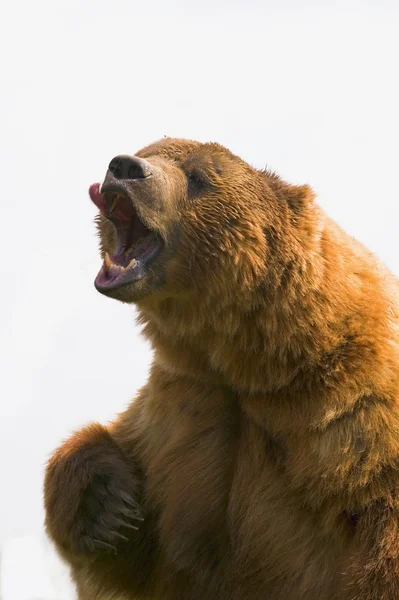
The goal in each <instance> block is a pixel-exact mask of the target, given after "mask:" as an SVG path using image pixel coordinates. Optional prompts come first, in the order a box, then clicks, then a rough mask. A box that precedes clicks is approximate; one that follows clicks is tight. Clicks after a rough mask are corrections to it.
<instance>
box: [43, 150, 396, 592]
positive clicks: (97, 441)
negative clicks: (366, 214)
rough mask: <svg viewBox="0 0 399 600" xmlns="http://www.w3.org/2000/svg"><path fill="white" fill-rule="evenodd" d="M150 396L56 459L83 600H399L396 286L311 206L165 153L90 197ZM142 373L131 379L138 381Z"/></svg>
mask: <svg viewBox="0 0 399 600" xmlns="http://www.w3.org/2000/svg"><path fill="white" fill-rule="evenodd" d="M89 194H90V197H91V200H92V201H93V202H94V204H95V205H96V207H97V209H98V215H97V217H96V223H97V228H98V233H99V239H100V251H101V256H102V259H103V264H102V267H101V269H100V271H99V273H98V275H97V277H96V279H95V287H96V289H97V290H98V291H99V292H100V293H101V294H103V295H105V296H107V297H108V298H111V299H116V300H119V301H121V302H124V303H130V304H134V305H135V307H136V311H137V318H138V322H139V323H140V325H141V327H142V332H143V335H144V336H145V337H146V338H147V339H148V340H149V341H150V343H151V345H152V348H153V362H152V365H151V368H150V373H149V377H148V381H147V383H146V385H145V386H144V387H143V388H142V389H140V390H139V392H138V394H137V396H136V397H135V398H134V400H133V401H132V402H131V404H130V405H129V406H128V407H127V409H126V410H125V411H124V412H123V413H122V414H120V415H119V416H117V417H116V418H115V419H114V420H113V421H112V422H111V423H110V424H108V425H107V426H103V425H101V424H99V423H91V424H89V425H87V426H85V427H83V428H82V429H80V430H78V431H77V432H75V433H74V434H73V435H72V436H71V437H70V438H69V439H68V440H66V441H65V442H64V443H63V444H62V445H61V446H60V448H58V449H57V450H56V451H55V452H54V453H53V454H52V455H51V457H50V459H49V461H48V464H47V467H46V473H45V481H44V503H45V525H46V530H47V532H48V535H49V536H50V538H51V539H52V540H53V542H54V544H55V546H56V548H57V550H58V552H59V554H60V556H61V557H62V558H63V559H64V560H65V561H66V562H67V564H68V565H69V566H70V568H71V574H72V578H73V580H74V582H75V584H76V588H77V591H78V596H79V598H80V599H81V600H82V599H84V600H105V599H107V600H110V599H115V600H117V599H118V600H133V599H135V600H141V599H142V600H144V599H152V600H179V599H182V600H263V599H265V600H397V599H398V598H399V285H398V280H397V279H396V278H395V276H394V275H393V274H392V273H391V272H390V271H389V270H388V269H387V268H386V267H385V266H384V265H383V264H381V263H380V261H379V259H378V258H377V257H376V256H374V255H373V254H372V253H371V252H370V251H368V250H367V249H366V248H365V247H364V246H363V245H362V244H361V243H360V242H358V241H356V240H355V239H354V238H353V237H351V236H349V235H348V234H346V233H345V232H344V231H343V230H342V229H341V228H340V227H339V226H338V225H337V224H336V223H335V222H334V221H333V220H332V219H331V218H329V217H328V216H327V215H326V214H325V213H324V211H323V210H322V208H321V207H320V206H319V205H318V203H317V201H316V196H315V193H314V192H313V190H312V188H311V187H310V186H309V185H292V184H289V183H286V182H285V181H283V180H282V178H280V177H279V176H278V175H277V174H276V173H274V172H272V171H269V170H267V169H266V170H259V169H256V168H255V167H253V166H251V165H250V164H248V163H247V162H245V161H244V160H242V159H241V158H239V157H238V156H236V155H235V154H233V153H232V152H230V151H229V150H227V149H226V148H224V147H223V146H221V145H219V144H217V143H200V142H195V141H191V140H185V139H173V138H163V139H161V140H160V141H158V142H155V143H153V144H151V145H149V146H147V147H145V148H144V149H142V150H141V151H139V152H138V153H137V154H135V155H120V156H116V157H115V158H114V159H112V160H111V162H110V164H109V168H108V170H107V172H106V175H105V179H104V181H103V182H102V184H99V183H96V184H93V185H92V186H91V187H90V190H89ZM133 368H134V367H133Z"/></svg>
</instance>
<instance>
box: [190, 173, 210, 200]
mask: <svg viewBox="0 0 399 600" xmlns="http://www.w3.org/2000/svg"><path fill="white" fill-rule="evenodd" d="M187 178H188V195H189V196H190V197H191V198H195V197H197V196H200V195H201V194H202V193H203V192H204V191H205V189H206V184H207V182H206V181H205V178H204V177H202V176H201V175H200V174H199V173H196V172H194V171H193V172H191V173H189V174H188V175H187Z"/></svg>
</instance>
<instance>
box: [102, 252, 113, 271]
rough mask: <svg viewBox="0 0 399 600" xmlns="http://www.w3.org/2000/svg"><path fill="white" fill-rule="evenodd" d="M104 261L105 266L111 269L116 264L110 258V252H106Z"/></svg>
mask: <svg viewBox="0 0 399 600" xmlns="http://www.w3.org/2000/svg"><path fill="white" fill-rule="evenodd" d="M104 262H105V266H106V267H107V269H110V268H111V267H112V266H113V264H114V263H113V262H112V260H111V259H110V257H109V254H108V252H106V253H105V256H104Z"/></svg>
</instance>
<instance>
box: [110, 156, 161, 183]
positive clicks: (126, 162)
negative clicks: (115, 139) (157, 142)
mask: <svg viewBox="0 0 399 600" xmlns="http://www.w3.org/2000/svg"><path fill="white" fill-rule="evenodd" d="M108 168H109V170H110V171H111V173H112V174H113V176H114V177H116V178H117V179H145V178H146V177H148V176H149V175H151V165H150V164H149V163H148V162H147V161H146V160H144V159H143V158H138V157H137V156H115V158H113V159H112V160H111V162H110V163H109V166H108Z"/></svg>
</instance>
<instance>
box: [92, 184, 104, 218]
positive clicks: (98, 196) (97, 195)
mask: <svg viewBox="0 0 399 600" xmlns="http://www.w3.org/2000/svg"><path fill="white" fill-rule="evenodd" d="M100 187H101V185H100V184H99V183H93V184H92V185H91V186H90V187H89V196H90V198H91V200H92V202H94V204H95V205H96V206H97V208H99V209H100V210H101V211H102V212H104V211H105V199H104V196H103V195H102V193H101V192H100Z"/></svg>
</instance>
